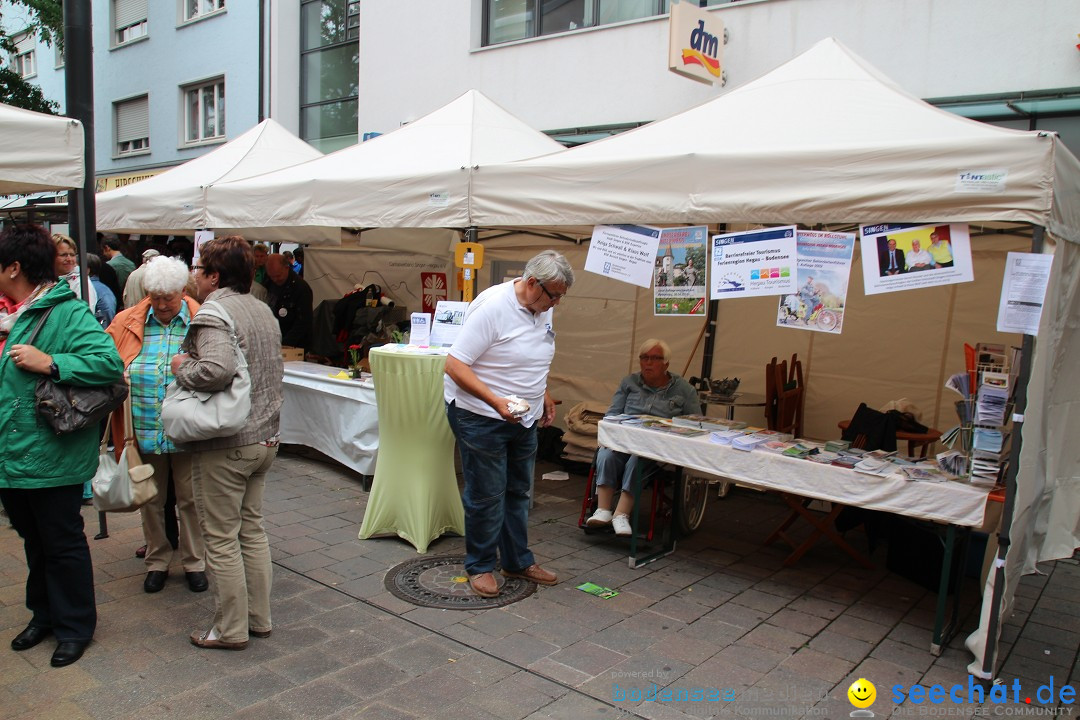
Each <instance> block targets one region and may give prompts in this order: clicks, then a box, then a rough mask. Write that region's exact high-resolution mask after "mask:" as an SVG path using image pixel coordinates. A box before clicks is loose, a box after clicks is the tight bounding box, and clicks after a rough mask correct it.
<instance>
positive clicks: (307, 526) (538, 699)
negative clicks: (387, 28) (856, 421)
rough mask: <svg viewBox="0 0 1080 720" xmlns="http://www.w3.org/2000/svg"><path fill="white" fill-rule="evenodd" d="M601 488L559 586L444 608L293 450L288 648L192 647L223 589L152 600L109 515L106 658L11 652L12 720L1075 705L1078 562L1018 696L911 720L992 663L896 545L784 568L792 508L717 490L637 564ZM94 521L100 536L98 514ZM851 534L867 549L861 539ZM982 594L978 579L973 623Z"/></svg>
mask: <svg viewBox="0 0 1080 720" xmlns="http://www.w3.org/2000/svg"><path fill="white" fill-rule="evenodd" d="M538 474H539V473H538ZM583 482H584V481H583V479H582V478H581V477H580V476H579V475H574V474H572V475H571V477H570V480H568V481H562V482H558V481H541V482H538V483H537V489H536V507H535V509H534V511H533V513H532V517H531V530H530V532H531V543H532V546H533V549H534V550H535V552H536V554H537V555H538V557H539V558H541V560H542V561H543V563H544V565H545V566H546V567H548V568H550V569H552V570H555V571H557V572H558V573H559V575H560V578H561V579H562V581H561V582H560V583H559V584H558V585H557V586H555V587H550V588H547V587H541V588H539V589H538V590H537V592H536V593H535V594H534V595H532V596H531V597H529V598H527V599H525V600H522V601H520V602H517V603H514V604H512V605H509V606H506V607H502V608H497V609H489V610H436V609H430V608H421V607H417V606H414V605H411V604H409V603H406V602H404V601H402V600H400V599H398V598H397V597H395V596H393V595H391V594H390V593H388V592H387V591H386V589H385V587H384V584H383V576H384V574H385V572H386V570H387V569H388V568H390V567H392V566H394V565H395V564H397V563H399V562H402V561H404V560H407V559H411V558H415V557H416V553H415V551H414V550H413V548H412V547H411V546H409V545H407V544H406V543H404V542H403V541H400V540H398V539H396V538H378V539H372V540H363V541H361V540H358V539H357V531H358V529H359V526H360V522H361V520H362V518H363V514H364V507H365V502H366V500H367V494H366V493H365V492H363V490H362V488H361V484H360V482H359V479H358V478H357V477H356V476H355V475H353V474H351V473H350V472H348V471H346V470H343V469H342V468H341V467H340V466H338V465H335V464H332V463H325V462H322V461H320V460H317V459H311V458H309V457H307V456H306V455H297V454H288V453H286V454H282V455H281V456H280V457H279V459H278V462H277V463H276V464H275V466H274V469H273V471H272V476H271V479H270V481H269V483H268V486H267V492H266V503H265V511H266V515H267V524H268V529H269V532H270V534H271V546H272V552H273V558H274V563H275V567H274V573H275V575H274V587H273V600H272V602H273V605H272V609H273V616H274V633H273V636H272V637H271V638H269V639H265V640H260V639H256V638H252V640H251V642H250V644H249V646H248V648H247V650H245V651H244V652H221V651H208V650H200V649H197V648H195V647H193V646H192V645H191V644H190V643H189V642H188V634H189V633H190V632H191V631H192V630H194V629H196V628H198V629H205V628H206V627H207V626H208V624H209V621H210V616H211V612H212V609H213V595H212V593H202V594H193V593H191V592H189V591H188V590H187V587H186V585H185V584H184V582H183V575H182V572H181V569H180V568H179V567H178V566H177V565H174V566H173V572H172V575H171V577H170V579H169V582H168V584H167V585H166V587H165V590H164V591H162V592H161V593H158V594H156V595H147V594H145V593H144V592H143V591H142V580H143V575H144V566H143V564H142V561H141V560H138V559H136V558H135V557H134V550H135V548H136V547H138V546H139V545H140V544H141V543H142V533H141V529H140V526H139V520H138V515H137V514H135V515H116V514H113V515H109V516H108V520H109V530H110V533H109V537H108V538H107V539H102V540H93V539H92V540H90V547H91V549H92V552H93V557H94V567H95V580H96V583H97V598H98V610H99V616H100V620H99V625H98V631H97V635H96V638H95V641H94V643H93V644H92V645H91V646H90V648H89V649H88V650H87V653H86V655H85V657H84V658H83V659H82V660H80V661H79V662H78V663H76V664H75V665H72V666H70V667H67V668H62V669H54V668H52V667H50V665H49V656H50V654H51V652H52V643H50V642H46V643H42V645H40V646H38V647H36V648H33V649H31V650H27V651H24V652H21V653H15V652H12V651H10V650H9V649H8V648H6V647H4V648H0V718H61V719H62V720H78V719H79V718H129V717H130V718H136V717H137V718H183V719H184V720H196V719H198V718H226V717H229V718H259V719H260V720H272V719H273V718H378V719H380V720H383V719H385V720H396V719H399V718H401V719H406V718H436V717H439V718H444V717H456V718H470V719H476V720H484V719H486V718H498V719H502V720H504V719H507V718H511V719H517V718H529V719H530V720H540V719H545V718H550V719H552V720H556V719H566V720H579V719H581V718H596V719H601V718H654V719H656V720H675V719H678V718H706V717H727V718H759V717H760V718H772V717H790V718H799V717H806V718H819V717H828V718H841V717H848V716H849V713H850V712H851V711H852V710H853V707H852V705H851V703H850V702H849V701H848V699H847V688H848V686H849V685H850V684H851V683H852V682H853V681H855V680H856V679H858V678H860V677H862V678H866V679H868V680H870V681H871V682H873V683H874V684H875V685H876V687H877V699H876V701H875V702H874V704H873V705H872V706H871V708H870V709H871V710H872V711H873V712H874V713H875V715H876V717H879V718H881V717H890V716H891V717H898V718H899V717H932V716H935V715H958V714H959V715H961V716H971V715H977V714H986V715H996V716H1004V715H1012V714H1024V715H1027V716H1030V715H1032V714H1036V713H1039V714H1053V713H1056V714H1058V715H1068V714H1070V711H1071V710H1072V709H1073V706H1072V705H1071V704H1069V703H1065V704H1063V705H1062V704H1059V703H1060V695H1055V699H1053V700H1048V699H1047V698H1046V695H1045V692H1046V691H1045V689H1044V691H1043V694H1042V696H1039V695H1038V694H1037V692H1036V691H1037V690H1038V688H1039V687H1040V686H1041V685H1047V684H1049V683H1050V678H1051V676H1052V677H1053V682H1054V685H1055V692H1057V693H1060V690H1061V688H1062V686H1064V685H1066V684H1068V685H1071V686H1072V687H1075V686H1076V685H1077V684H1078V681H1080V673H1078V670H1077V667H1078V665H1077V649H1078V646H1080V602H1078V601H1077V596H1078V594H1080V593H1078V591H1080V566H1078V563H1077V561H1076V559H1075V558H1073V559H1069V560H1063V561H1058V562H1056V563H1050V564H1047V565H1046V566H1044V567H1043V571H1044V574H1043V575H1036V576H1029V577H1026V578H1024V579H1023V580H1022V582H1021V585H1020V589H1019V592H1018V601H1017V608H1016V612H1015V613H1014V614H1013V615H1012V616H1011V617H1009V618H1008V619H1007V621H1006V624H1005V626H1004V641H1005V644H1004V647H1003V651H1002V655H1001V657H1002V658H1003V663H1002V666H1001V672H1000V674H1001V677H1002V680H1004V681H1005V682H1006V689H1007V691H1008V697H1007V700H1008V702H1006V703H1001V704H990V703H984V704H979V703H978V702H975V703H968V702H964V703H962V704H954V703H952V702H951V701H950V700H949V699H948V698H946V699H945V702H943V703H939V704H932V703H927V702H924V703H921V704H914V703H912V702H911V701H910V700H909V701H907V702H905V703H904V704H901V705H899V706H898V705H896V703H895V702H894V701H893V694H894V691H893V687H894V686H897V685H900V686H904V688H905V691H906V689H907V688H908V687H910V686H911V685H912V684H922V685H924V686H930V685H934V684H942V685H944V686H946V687H948V686H952V685H953V684H960V685H961V686H962V688H963V692H962V694H963V696H964V698H965V700H966V697H967V692H968V675H967V673H966V670H965V666H966V664H967V663H968V661H969V659H970V656H969V655H968V653H967V652H966V651H965V650H964V649H963V642H962V639H963V636H964V634H965V633H963V632H962V633H960V635H959V637H958V638H957V639H954V640H953V642H952V643H951V644H950V645H949V646H948V647H947V648H946V649H945V650H944V652H943V653H942V654H941V656H940V657H935V656H934V655H932V654H931V653H930V652H929V645H930V634H931V630H930V628H931V626H932V623H933V612H934V601H935V595H934V594H933V593H931V592H928V591H926V590H924V589H923V588H922V587H921V586H919V585H917V584H914V583H912V582H909V581H907V580H905V579H903V578H901V577H900V576H898V575H895V574H892V573H890V572H888V571H887V570H885V569H884V568H885V565H886V555H885V549H884V548H883V547H879V548H878V549H877V550H876V551H875V552H874V553H873V555H872V559H873V560H874V562H875V565H876V567H877V569H875V570H871V571H866V570H863V569H862V568H861V567H859V566H858V565H856V564H855V563H854V562H852V561H851V560H850V559H849V558H848V557H847V556H846V555H844V554H842V553H841V552H840V551H838V550H837V549H835V548H834V547H831V546H830V545H828V544H818V545H816V546H815V547H814V548H813V549H812V550H811V551H810V552H809V553H807V554H806V556H804V557H803V558H802V559H801V560H800V561H799V563H798V564H796V565H795V566H794V567H792V568H785V567H783V565H782V560H783V559H784V557H785V555H786V551H785V549H784V548H783V547H781V546H764V545H762V540H763V538H764V537H765V536H766V535H767V534H768V532H769V530H770V529H771V528H772V527H773V526H774V525H775V524H776V523H778V522H779V521H780V520H781V519H782V518H783V517H784V514H785V506H783V505H782V503H780V502H779V501H778V500H777V499H776V498H774V497H772V496H769V495H766V494H761V493H757V492H754V491H751V490H748V489H743V488H736V489H735V490H734V491H733V492H732V493H731V494H730V495H729V496H728V497H727V498H724V499H720V498H717V497H716V495H715V494H712V495H711V498H710V501H709V505H708V508H707V512H706V516H705V522H704V524H703V527H702V528H701V529H699V530H698V531H697V532H696V533H694V534H693V535H691V536H690V537H688V538H685V539H683V540H682V541H680V543H679V547H678V550H677V552H676V553H675V554H673V555H671V556H669V557H667V558H664V559H662V560H659V561H657V562H655V563H653V564H650V565H648V566H646V567H644V568H640V569H631V568H629V567H628V564H627V561H626V552H627V548H626V541H625V540H623V539H619V538H615V537H614V536H611V535H585V534H584V533H582V531H581V530H579V529H578V528H577V518H578V513H579V511H580V496H581V492H582V488H583ZM84 515H85V517H86V520H87V530H88V533H89V534H91V535H92V534H93V533H94V532H96V531H97V516H96V513H95V512H94V511H93V510H92V509H91V508H87V509H86V510H85V511H84ZM0 524H2V526H0V628H3V637H4V638H5V642H6V640H9V639H10V638H12V637H14V635H15V634H16V633H17V632H18V631H19V630H21V629H22V628H23V627H24V626H25V624H26V622H27V620H28V615H27V612H26V609H25V608H24V606H23V582H24V580H25V563H24V558H23V553H22V545H21V542H20V541H19V539H18V537H17V536H16V534H15V533H14V532H13V531H12V530H11V528H10V527H9V526H7V524H6V521H0ZM848 537H849V539H850V540H851V541H852V542H853V543H854V544H855V545H856V547H859V548H865V547H866V539H865V536H863V535H862V534H861V532H859V531H852V532H850V533H849V534H848ZM430 552H432V553H438V554H452V553H463V552H464V544H463V541H462V540H461V538H457V537H445V538H443V539H441V540H439V541H437V542H435V543H433V545H432V546H431V548H430ZM584 581H591V582H594V583H597V584H599V585H604V586H608V587H612V588H617V589H618V590H619V591H620V594H619V595H618V596H617V597H614V598H611V599H608V600H604V599H601V598H598V597H594V596H592V595H588V594H586V593H583V592H581V591H579V590H577V589H575V586H576V585H579V584H581V583H582V582H584ZM977 592H978V589H977V587H976V581H975V580H974V579H971V578H969V579H967V580H966V581H965V586H964V589H963V591H962V593H961V612H962V617H964V618H965V621H966V623H967V625H966V626H965V629H966V628H970V626H971V625H972V624H973V623H974V621H975V617H974V616H975V614H976V612H977V605H976V599H977ZM1014 681H1019V688H1020V689H1019V690H1016V686H1014V684H1013V683H1014ZM695 689H701V694H702V697H701V699H696V696H695V695H691V693H692V692H694V690H695ZM998 692H999V693H1003V692H1004V691H1003V690H999V691H998ZM665 693H671V695H672V699H670V700H668V699H666V697H665ZM678 693H685V695H684V697H685V699H682V700H677V699H675V698H676V697H678ZM1026 698H1030V700H1031V704H1028V703H1026V702H1025V699H1026ZM1074 700H1075V699H1074Z"/></svg>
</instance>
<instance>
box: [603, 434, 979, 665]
mask: <svg viewBox="0 0 1080 720" xmlns="http://www.w3.org/2000/svg"><path fill="white" fill-rule="evenodd" d="M597 440H598V442H599V444H600V445H601V446H603V447H607V448H611V449H612V450H618V451H620V452H626V453H632V454H634V455H639V456H641V457H647V458H651V459H653V460H657V461H660V462H667V463H672V464H675V465H679V466H680V467H683V468H690V469H693V470H699V471H701V472H704V473H709V474H716V475H722V476H725V477H728V478H731V479H732V480H734V481H736V482H738V483H740V484H743V485H749V486H751V487H755V488H759V489H762V490H772V491H775V492H778V493H780V494H781V495H782V496H784V497H785V501H787V500H791V499H792V498H795V497H797V498H812V499H816V500H827V501H829V502H832V503H836V504H837V505H849V506H852V507H858V508H864V509H867V510H881V511H883V512H889V513H895V514H897V515H904V516H906V517H911V518H918V519H921V520H930V521H933V522H937V523H945V524H947V529H946V537H945V541H944V555H945V556H944V558H943V560H942V569H941V582H940V583H939V586H938V601H937V611H936V615H935V620H934V631H933V635H932V638H931V642H930V650H931V652H933V653H934V654H940V651H941V648H942V647H943V646H944V644H945V643H946V642H947V641H948V638H949V636H951V634H952V633H953V632H955V629H956V627H957V620H958V617H957V612H956V603H954V604H953V613H952V618H951V621H950V623H949V625H948V626H946V621H945V603H946V597H947V596H948V594H949V590H950V589H951V588H953V587H954V579H953V578H950V575H949V571H950V569H951V566H952V552H953V548H954V546H955V542H956V529H957V527H958V526H960V527H966V528H972V527H980V526H981V525H982V524H983V517H984V515H985V513H986V503H987V496H988V494H989V491H988V490H987V489H986V488H978V487H975V486H972V485H968V484H966V483H961V482H944V483H929V482H913V481H911V480H907V479H903V478H900V477H896V476H887V477H880V476H871V475H864V474H863V473H859V472H855V471H854V470H849V469H847V468H840V467H836V466H833V465H822V464H819V463H814V462H810V461H809V460H799V459H796V458H789V457H784V456H783V455H777V454H774V453H769V452H762V451H751V452H745V451H743V450H735V449H733V448H732V447H730V446H727V445H719V444H717V443H714V442H712V441H711V440H709V435H708V433H706V434H704V435H699V436H696V437H680V436H677V435H670V434H668V433H663V432H659V431H656V430H648V429H646V428H640V427H633V426H629V425H621V424H619V423H613V422H608V421H604V420H601V421H600V424H599V430H598V435H597ZM635 504H636V503H635ZM788 505H789V507H792V509H793V510H794V505H793V504H792V503H791V502H788ZM807 512H809V511H807ZM812 524H815V523H812ZM815 527H816V529H817V530H818V531H819V533H820V532H821V531H822V530H823V529H822V528H821V527H819V526H817V524H815ZM774 534H775V533H774ZM822 534H824V533H822ZM673 547H674V543H672V548H673Z"/></svg>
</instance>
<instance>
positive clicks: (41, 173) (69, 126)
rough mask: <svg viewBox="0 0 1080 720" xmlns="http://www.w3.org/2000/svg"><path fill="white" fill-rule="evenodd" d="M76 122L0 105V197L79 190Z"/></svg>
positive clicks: (81, 173)
mask: <svg viewBox="0 0 1080 720" xmlns="http://www.w3.org/2000/svg"><path fill="white" fill-rule="evenodd" d="M83 178H84V167H83V126H82V123H80V122H79V121H78V120H72V119H71V118H66V117H55V116H53V115H44V114H42V113H36V112H31V111H30V110H23V109H21V108H15V107H11V106H10V105H3V104H0V195H10V194H13V193H32V192H38V191H40V190H52V189H56V188H76V187H82V184H83Z"/></svg>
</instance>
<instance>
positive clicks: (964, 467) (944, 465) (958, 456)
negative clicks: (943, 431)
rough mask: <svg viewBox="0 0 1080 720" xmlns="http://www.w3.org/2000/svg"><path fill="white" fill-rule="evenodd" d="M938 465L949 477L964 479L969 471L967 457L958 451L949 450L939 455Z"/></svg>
mask: <svg viewBox="0 0 1080 720" xmlns="http://www.w3.org/2000/svg"><path fill="white" fill-rule="evenodd" d="M936 459H937V464H938V467H940V468H941V469H942V470H944V471H945V472H947V473H948V474H949V475H953V476H955V477H963V476H965V475H967V471H968V459H967V455H965V454H964V453H962V452H960V451H958V450H948V451H946V452H943V453H938V456H937V458H936Z"/></svg>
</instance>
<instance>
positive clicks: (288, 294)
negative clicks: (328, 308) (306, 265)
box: [264, 254, 313, 350]
mask: <svg viewBox="0 0 1080 720" xmlns="http://www.w3.org/2000/svg"><path fill="white" fill-rule="evenodd" d="M266 274H267V278H268V279H267V281H266V283H265V284H264V285H265V287H266V294H267V299H266V302H267V304H268V305H269V306H270V309H271V310H272V311H273V313H274V315H275V316H276V317H277V321H278V327H279V328H280V329H281V342H282V344H283V345H289V346H291V347H298V348H304V349H305V350H306V349H307V348H308V346H309V345H310V344H311V324H312V314H313V313H312V308H311V305H312V294H311V287H310V286H309V285H308V284H307V283H306V282H305V281H304V279H303V278H302V277H300V276H299V275H297V274H296V273H295V272H293V270H292V268H291V267H289V261H288V260H287V259H286V258H285V256H284V255H278V254H273V255H270V256H268V257H267V258H266Z"/></svg>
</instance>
